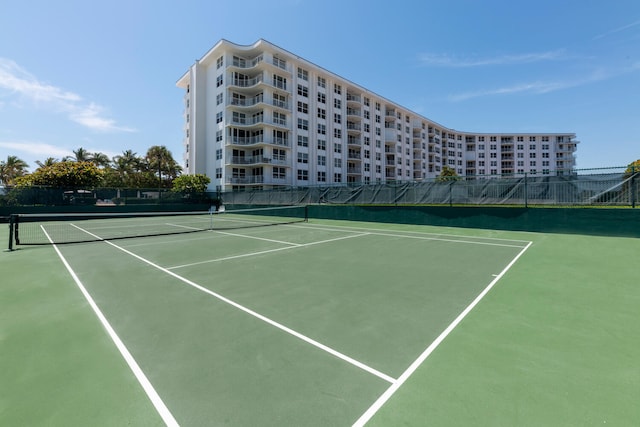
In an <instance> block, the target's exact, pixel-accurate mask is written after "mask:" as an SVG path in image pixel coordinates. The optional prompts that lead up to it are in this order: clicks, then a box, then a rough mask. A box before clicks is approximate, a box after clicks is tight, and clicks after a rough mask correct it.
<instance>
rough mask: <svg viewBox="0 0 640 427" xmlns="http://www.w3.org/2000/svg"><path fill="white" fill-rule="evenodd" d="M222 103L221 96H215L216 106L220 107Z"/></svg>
mask: <svg viewBox="0 0 640 427" xmlns="http://www.w3.org/2000/svg"><path fill="white" fill-rule="evenodd" d="M222 101H223V95H222V94H221V93H219V94H217V95H216V105H220V104H222Z"/></svg>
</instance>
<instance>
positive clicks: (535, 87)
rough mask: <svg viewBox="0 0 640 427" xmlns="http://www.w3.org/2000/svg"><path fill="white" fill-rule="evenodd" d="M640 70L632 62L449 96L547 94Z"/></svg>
mask: <svg viewBox="0 0 640 427" xmlns="http://www.w3.org/2000/svg"><path fill="white" fill-rule="evenodd" d="M636 71H640V62H636V63H634V64H632V65H631V66H630V67H625V68H621V69H602V68H601V69H596V70H594V71H593V72H592V73H591V74H589V75H586V76H584V77H582V78H575V79H571V80H558V81H546V82H545V81H535V82H529V83H518V84H514V85H511V86H505V87H500V88H494V89H483V90H478V91H472V92H464V93H459V94H455V95H451V96H449V100H450V101H454V102H455V101H465V100H467V99H472V98H479V97H483V96H494V95H510V94H516V93H531V94H545V93H550V92H556V91H559V90H564V89H569V88H572V87H578V86H584V85H587V84H591V83H595V82H600V81H604V80H609V79H611V78H614V77H617V76H620V75H623V74H628V73H632V72H636Z"/></svg>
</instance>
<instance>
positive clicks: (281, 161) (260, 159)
mask: <svg viewBox="0 0 640 427" xmlns="http://www.w3.org/2000/svg"><path fill="white" fill-rule="evenodd" d="M261 163H268V164H272V165H286V164H287V159H286V157H282V156H276V157H268V156H232V157H231V163H228V164H233V165H257V164H261Z"/></svg>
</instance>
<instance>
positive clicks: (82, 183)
mask: <svg viewBox="0 0 640 427" xmlns="http://www.w3.org/2000/svg"><path fill="white" fill-rule="evenodd" d="M15 183H16V186H20V187H28V186H33V185H42V186H49V187H56V188H69V189H78V188H93V187H97V186H99V185H100V184H101V183H102V171H101V170H100V169H98V167H97V166H96V165H94V164H93V163H91V162H74V161H70V160H68V161H64V162H57V163H54V164H53V165H51V166H43V167H40V168H38V169H36V171H35V172H33V173H31V174H29V175H25V176H22V177H20V178H18V179H16V182H15Z"/></svg>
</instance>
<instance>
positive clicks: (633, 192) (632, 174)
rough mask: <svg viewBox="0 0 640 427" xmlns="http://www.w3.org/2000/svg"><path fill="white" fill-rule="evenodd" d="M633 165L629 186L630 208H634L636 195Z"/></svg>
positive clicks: (633, 166) (632, 166)
mask: <svg viewBox="0 0 640 427" xmlns="http://www.w3.org/2000/svg"><path fill="white" fill-rule="evenodd" d="M635 169H636V168H635V165H631V182H630V183H629V184H631V185H629V187H630V190H631V207H632V208H635V207H636V194H637V193H638V188H637V187H638V185H637V181H636V170H635Z"/></svg>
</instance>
